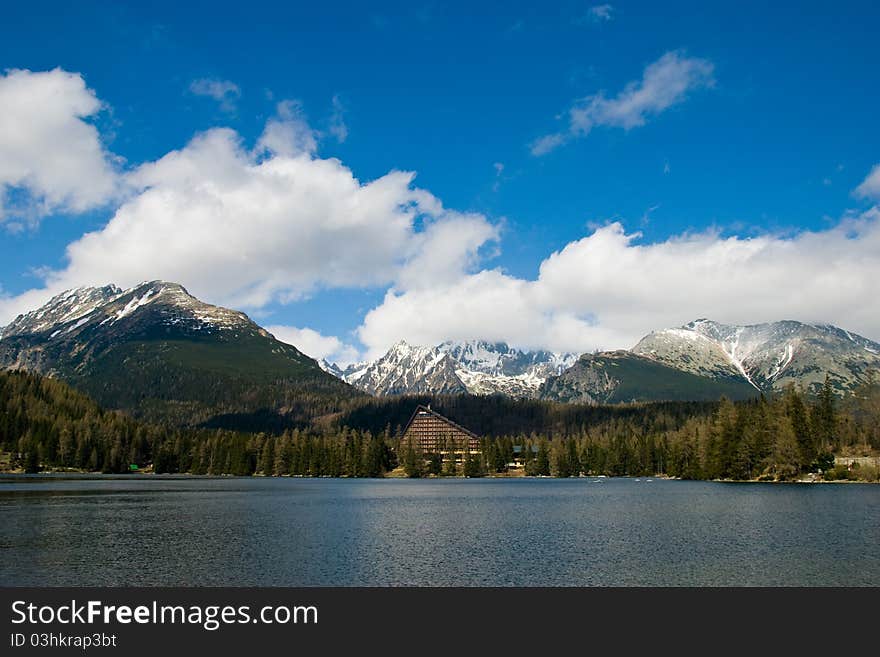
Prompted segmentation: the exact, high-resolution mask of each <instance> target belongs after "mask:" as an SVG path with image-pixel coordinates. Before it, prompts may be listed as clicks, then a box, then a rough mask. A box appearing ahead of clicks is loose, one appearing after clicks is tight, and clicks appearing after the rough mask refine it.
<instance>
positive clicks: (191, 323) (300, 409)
mask: <svg viewBox="0 0 880 657" xmlns="http://www.w3.org/2000/svg"><path fill="white" fill-rule="evenodd" d="M0 368H4V369H22V370H27V371H32V372H36V373H40V374H45V375H49V376H53V377H57V378H59V379H61V380H64V381H66V382H68V383H70V384H71V385H73V386H74V387H76V388H77V389H79V390H82V391H83V392H85V393H87V394H88V395H90V396H91V397H93V398H94V399H95V400H96V401H97V402H98V403H100V404H101V405H103V406H105V407H108V408H114V409H121V410H125V411H127V412H129V413H131V414H132V415H133V416H134V417H138V418H143V419H146V420H148V421H151V422H170V423H174V424H180V425H190V426H194V425H202V424H204V425H207V426H227V427H231V428H240V429H248V428H259V427H260V426H261V425H263V424H265V422H266V416H267V414H268V415H269V416H272V415H274V416H276V420H277V421H278V422H280V423H282V424H286V425H298V426H306V425H307V424H308V423H309V422H310V421H311V420H312V419H313V418H314V417H317V416H320V415H324V414H327V413H333V412H335V411H336V410H338V408H339V407H340V405H342V404H343V402H344V401H345V400H349V399H352V398H355V397H357V396H358V395H359V394H360V393H358V392H357V391H355V390H354V389H353V388H351V387H350V386H349V385H347V384H346V383H344V382H342V381H340V380H339V379H337V378H336V377H334V376H332V375H330V374H327V373H326V372H324V371H323V370H322V369H321V368H320V367H319V366H318V364H317V363H316V362H315V361H314V360H312V359H311V358H309V357H308V356H305V355H304V354H302V353H301V352H300V351H298V350H297V349H296V348H295V347H292V346H290V345H288V344H285V343H283V342H279V341H278V340H276V339H275V338H274V337H273V336H272V335H271V334H269V333H268V332H267V331H265V330H264V329H262V328H261V327H259V326H258V325H257V324H255V323H254V322H252V321H251V320H250V319H249V318H248V317H247V316H246V315H245V314H244V313H240V312H237V311H232V310H228V309H225V308H220V307H217V306H212V305H209V304H205V303H202V302H201V301H199V300H198V299H196V298H195V297H193V296H191V295H190V294H189V293H188V292H187V291H186V290H185V289H184V288H183V287H182V286H180V285H177V284H174V283H165V282H161V281H153V282H150V283H144V284H141V285H139V286H136V287H134V288H132V289H130V290H124V291H123V290H119V289H118V288H116V287H114V286H107V287H104V288H81V289H78V290H71V291H69V292H66V293H64V294H62V295H59V296H57V297H55V298H54V299H52V300H51V301H49V303H47V304H46V305H45V306H43V307H42V308H40V309H37V310H35V311H32V312H30V313H28V314H26V315H22V316H20V317H18V318H16V320H15V321H13V322H12V323H11V324H10V325H9V326H7V327H6V328H5V329H4V332H3V337H2V340H0ZM255 417H256V418H257V419H254V418H255Z"/></svg>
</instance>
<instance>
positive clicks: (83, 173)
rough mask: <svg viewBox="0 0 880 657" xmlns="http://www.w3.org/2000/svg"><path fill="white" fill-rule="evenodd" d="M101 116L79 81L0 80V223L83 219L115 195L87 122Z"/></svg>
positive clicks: (15, 75)
mask: <svg viewBox="0 0 880 657" xmlns="http://www.w3.org/2000/svg"><path fill="white" fill-rule="evenodd" d="M101 109H102V105H101V102H100V101H99V100H98V98H97V97H96V96H95V93H94V92H93V91H92V90H91V89H89V88H88V87H86V83H85V81H84V80H83V78H82V76H81V75H79V74H78V73H68V72H66V71H62V70H61V69H57V68H56V69H54V70H52V71H45V72H37V73H33V72H31V71H27V70H11V71H8V72H7V73H5V74H0V221H3V220H7V221H8V220H10V219H12V218H15V219H20V220H24V221H25V222H27V223H31V224H33V223H35V222H36V221H37V220H38V219H39V218H40V217H42V216H45V215H47V214H50V213H52V212H83V211H86V210H89V209H91V208H94V207H97V206H100V205H102V204H104V203H105V202H107V201H108V200H109V199H111V198H112V197H113V196H114V195H115V194H116V192H117V184H118V177H117V174H116V171H115V167H114V157H113V156H112V155H111V154H110V153H108V152H107V151H106V150H105V148H104V146H103V144H102V143H101V137H100V135H99V133H98V130H97V129H96V128H95V126H94V125H92V124H91V123H89V122H88V121H87V119H89V118H91V117H94V116H95V115H97V114H98V113H99V112H100V111H101Z"/></svg>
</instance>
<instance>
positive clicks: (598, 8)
mask: <svg viewBox="0 0 880 657" xmlns="http://www.w3.org/2000/svg"><path fill="white" fill-rule="evenodd" d="M587 15H588V16H589V17H590V19H591V20H592V21H593V22H595V23H601V22H604V21H610V20H611V19H612V18H613V15H614V7H612V6H611V5H608V4H605V5H594V6H592V7H590V8H589V10H588V11H587Z"/></svg>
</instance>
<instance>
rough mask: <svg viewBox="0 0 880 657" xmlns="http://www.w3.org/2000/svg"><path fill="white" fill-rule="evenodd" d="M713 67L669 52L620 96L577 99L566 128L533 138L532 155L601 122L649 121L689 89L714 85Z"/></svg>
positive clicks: (632, 125) (623, 125)
mask: <svg viewBox="0 0 880 657" xmlns="http://www.w3.org/2000/svg"><path fill="white" fill-rule="evenodd" d="M713 71H714V66H713V64H712V63H711V62H710V61H708V60H706V59H700V58H696V57H687V56H685V55H684V53H682V52H681V51H671V52H667V53H666V54H665V55H663V56H662V57H660V59H658V60H657V61H655V62H652V63H651V64H649V65H648V66H647V67H646V68H645V70H644V72H643V74H642V79H641V80H638V81H633V82H630V83H629V84H627V85H626V86H625V87H624V88H623V90H622V91H621V92H620V93H618V94H617V95H616V96H614V97H612V98H609V97H607V96H606V94H605V92H604V91H600V92H599V93H597V94H594V95H592V96H587V97H586V98H581V99H579V100H577V101H575V102H574V104H573V105H572V106H571V107H570V108H569V110H568V112H567V114H566V118H567V120H568V125H567V126H566V128H565V129H564V130H562V131H558V132H555V133H551V134H548V135H545V136H543V137H539V138H538V139H536V140H535V141H534V142H532V144H531V146H530V149H531V152H532V155H536V156H540V155H545V154H546V153H549V152H550V151H552V150H553V149H555V148H557V147H558V146H561V145H562V144H564V143H566V142H567V141H569V140H571V139H575V138H578V137H585V136H587V135H588V134H589V133H590V131H591V130H592V129H593V128H595V127H597V126H604V127H612V128H623V129H624V130H630V129H632V128H635V127H638V126H642V125H645V122H646V121H647V120H648V118H649V117H650V116H653V115H655V114H659V113H660V112H662V111H664V110H666V109H668V108H669V107H672V106H673V105H676V104H678V103H680V102H682V101H683V100H684V99H685V98H687V95H688V93H689V92H691V91H693V90H695V89H698V88H700V87H708V86H712V85H713V84H714V77H713Z"/></svg>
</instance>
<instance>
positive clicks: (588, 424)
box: [0, 372, 880, 479]
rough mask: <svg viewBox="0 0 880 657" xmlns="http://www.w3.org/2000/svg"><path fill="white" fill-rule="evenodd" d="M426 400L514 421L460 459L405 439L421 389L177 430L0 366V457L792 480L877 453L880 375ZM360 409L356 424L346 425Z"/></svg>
mask: <svg viewBox="0 0 880 657" xmlns="http://www.w3.org/2000/svg"><path fill="white" fill-rule="evenodd" d="M430 401H431V403H432V404H433V405H434V407H435V408H437V409H438V410H439V411H440V412H444V411H445V412H444V414H447V413H448V414H449V416H451V417H452V418H453V419H455V420H456V421H461V420H462V419H464V421H461V423H462V424H465V426H468V424H467V421H468V418H469V416H468V413H467V412H462V413H461V415H457V414H456V413H455V410H456V409H461V410H463V411H468V410H470V411H471V412H473V411H474V410H475V409H483V410H485V409H486V407H487V406H494V407H497V411H498V412H500V413H503V412H504V411H505V410H510V409H515V410H513V411H511V412H510V413H509V414H508V415H507V416H506V417H505V418H504V419H503V420H504V421H503V422H497V423H496V425H497V426H513V427H515V428H514V430H511V431H509V432H506V433H501V434H495V435H492V434H484V437H483V438H482V439H481V449H480V450H479V452H474V453H466V452H465V450H459V451H458V453H457V455H456V457H455V458H450V457H449V456H448V454H449V451H448V450H446V456H444V455H442V454H440V453H439V451H438V453H435V454H422V453H419V452H418V451H417V450H415V449H414V448H412V447H411V446H410V445H408V444H405V443H401V440H400V432H401V429H402V425H403V422H397V420H398V419H399V418H400V417H401V415H400V413H401V411H402V410H403V409H404V408H406V410H407V411H408V413H411V412H412V409H413V408H414V406H415V404H416V403H417V400H414V399H411V398H410V399H396V400H389V401H383V400H379V401H376V400H369V401H368V402H366V403H365V404H364V406H363V412H362V414H361V415H360V416H359V419H358V416H356V413H357V409H356V410H355V411H351V412H349V413H347V414H343V415H342V416H341V419H340V420H339V421H338V422H337V423H325V424H323V425H312V426H310V427H307V428H302V429H300V428H294V429H285V430H284V431H283V432H282V433H280V434H279V435H273V434H268V433H244V432H238V431H230V430H227V429H211V430H209V429H204V428H202V429H192V428H168V427H161V426H158V425H151V424H146V423H143V422H140V421H137V420H134V419H132V418H130V417H129V416H127V415H124V414H122V413H119V412H114V411H106V410H103V409H101V408H100V407H99V406H98V405H97V404H96V403H95V402H93V401H92V400H91V399H90V398H88V397H87V396H85V395H83V394H82V393H79V392H77V391H75V390H74V389H72V388H71V387H69V386H67V385H66V384H64V383H61V382H59V381H56V380H53V379H46V378H42V377H39V376H36V375H32V374H26V373H20V372H5V373H3V372H0V468H2V467H6V468H24V469H25V470H27V471H31V472H34V471H38V470H40V469H65V468H69V469H74V470H86V471H94V472H108V473H121V472H127V471H129V468H130V466H131V465H132V464H134V465H136V466H137V467H138V468H139V469H144V468H147V467H150V466H151V467H152V468H153V470H154V471H155V472H160V473H177V472H180V473H193V474H215V475H219V474H231V475H253V474H262V475H275V476H282V475H292V476H333V477H341V476H348V477H375V476H382V475H383V474H385V473H387V472H389V471H390V470H392V469H394V468H395V467H397V466H398V465H400V466H402V467H403V470H404V472H405V473H406V474H407V475H409V476H428V475H435V476H444V475H446V476H462V475H464V476H483V475H487V474H496V473H505V472H507V471H508V470H509V464H510V463H513V462H514V461H515V460H516V461H517V462H519V463H521V464H522V465H523V466H524V470H525V473H526V474H529V475H548V476H558V477H568V476H577V475H580V474H592V475H598V474H605V475H634V476H650V475H668V476H674V477H683V478H691V479H755V478H767V479H792V478H795V477H797V476H800V475H802V474H804V473H807V472H815V471H818V470H822V471H824V472H828V471H829V470H832V471H833V470H834V468H833V454H835V453H836V454H841V453H861V454H869V453H877V451H880V386H878V385H869V386H865V387H863V388H862V389H860V390H858V391H856V393H855V394H854V395H852V396H851V397H849V398H847V399H844V400H840V399H839V398H836V397H835V396H834V395H833V394H832V391H831V388H830V386H829V385H827V384H826V386H825V387H824V388H823V390H822V391H821V393H820V394H819V395H818V396H817V397H807V396H805V395H804V394H802V393H801V392H800V391H798V390H797V389H794V388H790V389H789V390H787V391H786V392H785V394H782V395H779V396H777V397H774V398H771V399H767V398H764V397H761V398H759V399H756V400H752V401H747V402H737V403H733V402H730V401H728V400H721V401H720V402H717V403H714V404H690V405H689V404H676V403H659V404H641V405H628V406H624V407H620V406H616V407H586V406H570V407H568V408H562V407H561V406H562V405H556V404H547V403H546V402H516V401H513V400H501V399H497V398H490V399H485V398H483V399H478V400H477V401H474V400H473V399H470V398H461V399H457V398H451V397H442V398H438V399H435V400H430ZM382 409H386V410H390V411H391V412H387V413H384V414H382V413H381V412H380V411H381V410H382ZM441 409H442V410H441ZM352 417H355V419H358V423H359V424H360V425H361V426H354V427H352V426H347V425H346V424H345V423H346V422H348V421H349V420H351V419H352ZM406 417H407V419H408V417H409V415H407V416H406ZM511 418H513V419H515V420H518V422H519V426H518V427H517V426H516V423H514V422H512V420H511ZM365 419H369V421H368V422H367V421H365ZM471 419H473V418H471ZM404 422H405V420H404ZM364 425H367V427H369V428H366V427H365V426H364ZM474 425H477V426H480V425H479V424H478V423H476V422H474V423H471V426H474ZM377 427H381V428H378V429H377ZM440 451H443V450H440ZM4 459H5V462H4ZM838 474H839V473H838Z"/></svg>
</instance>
